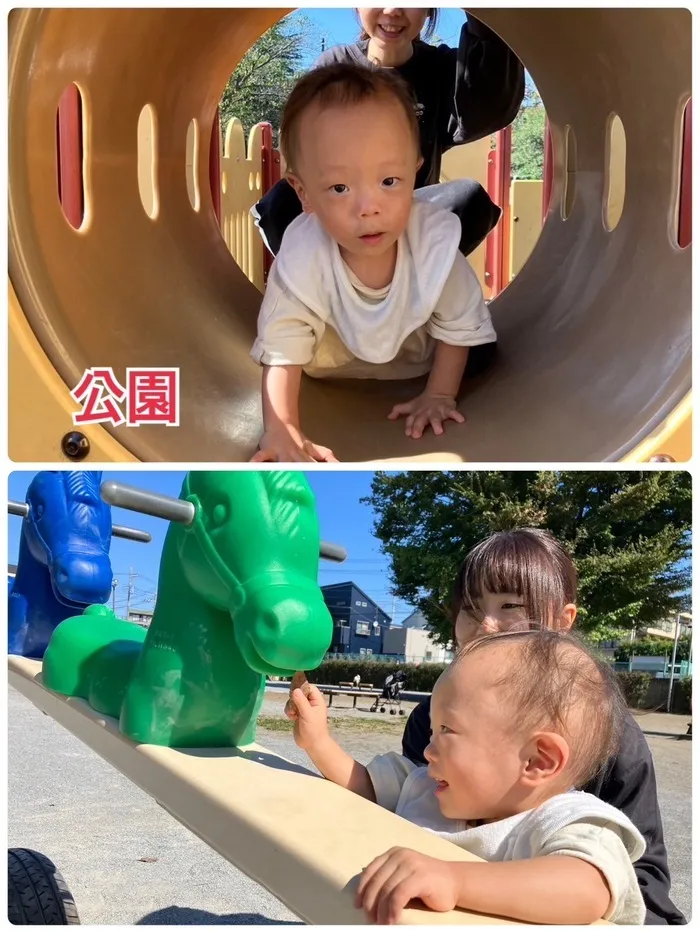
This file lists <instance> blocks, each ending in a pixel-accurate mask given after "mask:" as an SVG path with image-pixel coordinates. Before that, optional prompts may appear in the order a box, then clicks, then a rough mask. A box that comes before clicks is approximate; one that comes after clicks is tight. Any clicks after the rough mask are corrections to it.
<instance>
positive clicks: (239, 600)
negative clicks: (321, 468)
mask: <svg viewBox="0 0 700 933" xmlns="http://www.w3.org/2000/svg"><path fill="white" fill-rule="evenodd" d="M180 498H181V499H182V500H183V501H184V502H186V503H191V504H192V506H193V507H194V515H193V518H192V520H191V522H190V523H189V524H184V523H182V522H179V521H171V522H170V525H169V528H168V532H167V535H166V538H165V544H164V546H163V555H162V557H161V564H160V573H159V575H158V595H157V598H156V605H155V610H154V613H153V619H152V621H151V624H150V626H149V627H148V629H147V630H145V629H143V628H141V626H137V625H134V624H133V623H130V622H124V621H123V620H121V619H117V618H115V616H114V614H113V613H111V612H110V610H109V609H107V608H106V607H104V606H98V607H90V609H93V610H96V611H97V614H98V615H99V617H98V618H96V617H95V613H93V612H91V611H90V609H88V610H86V611H85V613H84V614H83V615H81V616H75V617H73V618H70V619H66V620H65V621H64V622H63V623H62V624H61V625H60V626H59V627H58V629H57V630H56V632H55V633H54V635H53V637H52V639H51V642H50V643H49V646H48V649H47V651H46V654H45V656H44V665H43V682H44V684H45V685H46V687H47V688H48V689H49V690H53V691H54V692H56V693H60V694H63V695H66V696H72V697H82V698H83V699H85V700H87V701H88V702H89V704H90V706H91V707H92V708H93V709H95V710H97V711H98V712H100V713H104V714H105V715H107V716H112V717H113V718H115V719H118V720H119V725H120V729H121V731H122V732H123V733H124V735H126V736H127V737H128V738H130V739H132V740H133V741H134V742H137V743H140V742H145V743H149V744H151V745H168V746H175V747H178V748H234V747H237V746H241V745H249V744H250V743H251V742H253V741H254V738H255V725H256V721H257V715H258V712H259V709H260V705H261V704H262V701H263V696H264V693H265V676H266V675H267V676H275V677H284V676H291V675H293V674H294V672H295V671H298V670H307V669H308V670H313V669H314V668H316V667H318V665H319V664H320V663H321V661H322V660H323V657H324V655H325V653H326V651H327V650H328V646H329V644H330V641H331V635H332V630H333V622H332V619H331V616H330V613H329V612H328V609H327V607H326V604H325V602H324V600H323V594H322V593H321V590H320V589H319V587H318V584H317V582H316V581H317V577H318V561H319V549H320V540H319V531H318V519H317V517H316V510H315V506H314V499H313V494H312V492H311V490H310V488H309V486H308V484H307V482H306V479H305V478H304V476H303V475H302V474H301V473H286V472H282V471H271V470H270V471H265V472H257V471H245V472H223V471H221V472H194V473H189V474H188V475H187V477H186V478H185V482H184V484H183V487H182V492H181V494H180ZM253 528H254V529H255V534H254V535H251V529H253Z"/></svg>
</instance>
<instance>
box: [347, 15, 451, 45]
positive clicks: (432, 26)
mask: <svg viewBox="0 0 700 933" xmlns="http://www.w3.org/2000/svg"><path fill="white" fill-rule="evenodd" d="M355 12H356V13H357V9H355ZM358 16H359V14H358ZM439 16H440V10H439V9H438V8H437V7H435V8H433V9H429V10H428V16H427V18H426V21H425V25H424V26H423V29H422V30H421V35H420V38H421V39H422V40H423V42H428V40H429V39H432V38H433V36H434V35H435V30H436V29H437V24H438V18H439ZM365 39H369V36H368V35H367V33H366V32H365V31H364V29H361V30H360V42H363V41H364V40H365Z"/></svg>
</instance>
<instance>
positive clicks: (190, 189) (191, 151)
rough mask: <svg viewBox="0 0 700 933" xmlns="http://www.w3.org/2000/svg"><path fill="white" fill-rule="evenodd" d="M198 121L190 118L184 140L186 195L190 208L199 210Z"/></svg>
mask: <svg viewBox="0 0 700 933" xmlns="http://www.w3.org/2000/svg"><path fill="white" fill-rule="evenodd" d="M198 166H199V123H198V122H197V120H195V119H194V118H192V119H191V120H190V123H189V126H188V127H187V139H186V140H185V177H186V182H187V197H188V198H189V199H190V204H191V205H192V209H193V210H195V211H198V210H199V207H200V204H201V199H200V196H199V174H198V171H197V168H198Z"/></svg>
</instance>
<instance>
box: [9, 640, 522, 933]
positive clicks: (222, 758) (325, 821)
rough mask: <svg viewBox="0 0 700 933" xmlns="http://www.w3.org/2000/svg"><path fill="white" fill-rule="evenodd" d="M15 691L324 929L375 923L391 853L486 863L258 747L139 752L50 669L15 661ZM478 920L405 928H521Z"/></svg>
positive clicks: (437, 918) (455, 915) (416, 913)
mask: <svg viewBox="0 0 700 933" xmlns="http://www.w3.org/2000/svg"><path fill="white" fill-rule="evenodd" d="M9 681H10V684H11V685H12V686H13V687H15V688H16V689H17V690H19V691H20V692H21V693H23V694H24V695H25V696H26V697H27V698H28V699H29V700H31V701H32V703H34V705H35V706H37V707H38V708H39V709H40V710H42V712H44V713H46V714H47V715H49V716H51V717H52V719H55V720H56V722H58V723H60V725H62V726H63V727H64V728H66V729H68V731H69V732H72V733H73V734H74V735H75V736H77V737H78V738H79V739H80V740H81V741H83V742H84V743H85V744H86V745H88V746H89V747H90V748H92V749H93V750H94V751H96V752H97V753H98V754H99V755H101V757H102V758H104V759H105V760H106V761H108V762H109V763H110V764H111V765H113V766H114V767H115V768H117V770H118V771H121V772H122V774H124V775H125V776H126V777H128V778H129V779H130V780H131V781H133V782H134V783H135V784H137V785H138V786H139V787H140V788H142V790H144V791H146V793H147V794H149V795H150V796H151V797H153V798H154V799H155V800H157V802H158V803H159V804H160V805H161V806H162V807H164V808H165V809H166V810H168V812H169V813H171V814H172V815H173V816H174V817H175V819H177V820H178V821H179V822H180V823H182V824H183V825H184V826H187V828H188V829H190V830H191V831H192V832H193V833H195V834H196V835H197V836H199V837H200V839H203V840H204V842H206V843H207V844H208V845H210V846H211V847H212V848H213V849H215V850H216V851H217V852H219V853H220V854H221V855H223V856H224V858H226V859H228V861H229V862H231V863H232V864H233V865H235V866H236V867H237V868H239V869H240V870H241V871H242V872H244V873H245V874H246V875H248V876H249V877H251V878H253V879H254V880H255V881H257V882H258V883H259V884H261V885H263V887H265V888H267V890H268V891H270V892H271V893H272V894H274V896H275V897H277V898H279V900H281V901H282V902H283V903H284V904H285V905H286V906H287V907H288V908H289V910H291V911H292V912H293V913H294V914H296V915H297V916H298V917H300V918H301V919H302V920H304V921H305V922H307V923H313V924H328V923H333V924H341V923H345V924H366V923H367V920H366V918H365V916H364V914H363V913H362V911H359V910H356V909H355V908H354V906H353V894H354V890H355V883H356V880H357V877H358V875H359V873H360V872H361V870H362V868H363V866H365V865H368V864H369V862H370V861H371V860H372V859H373V858H375V857H376V856H377V855H380V854H381V853H382V852H385V851H386V850H387V849H390V848H391V847H392V846H397V845H401V846H408V847H410V848H413V849H417V850H419V851H421V852H425V853H426V854H427V855H432V856H435V857H436V858H443V859H451V860H454V861H478V860H477V859H475V858H474V856H472V855H470V854H469V853H467V852H465V851H464V850H462V849H459V848H458V847H457V846H454V845H452V843H450V842H447V841H446V840H444V839H440V838H439V837H438V836H434V835H433V834H432V833H429V832H427V831H425V830H423V829H420V828H419V827H417V826H414V825H412V824H411V823H409V822H407V821H406V820H403V819H401V818H400V817H398V816H396V815H395V814H393V813H389V812H388V811H387V810H383V809H382V808H381V807H378V806H376V805H375V804H373V803H370V802H369V801H368V800H364V799H362V798H360V797H356V796H355V795H353V794H350V793H348V792H347V791H345V790H343V789H342V788H340V787H337V786H336V785H334V784H331V783H329V782H328V781H324V780H323V779H321V778H319V777H318V776H316V775H315V774H313V773H312V772H311V771H307V770H306V769H304V768H302V767H300V766H299V765H295V764H293V763H292V762H289V761H286V760H285V759H284V758H281V757H280V756H279V755H276V754H273V753H272V752H269V751H267V750H266V749H264V748H262V747H260V746H259V745H251V746H248V747H246V748H243V749H239V750H231V749H197V750H192V751H179V750H177V749H172V748H162V747H160V746H157V745H135V744H134V743H133V742H130V741H129V740H128V739H126V738H125V737H124V736H123V735H122V734H121V733H120V732H119V728H118V724H117V721H116V720H115V719H112V718H110V717H105V716H101V715H100V714H99V713H96V712H95V711H94V710H93V709H91V708H90V707H89V706H88V704H87V703H86V702H85V701H84V700H79V699H74V698H67V697H62V696H59V695H58V694H55V693H52V692H51V691H49V690H47V689H46V688H45V687H43V686H42V683H41V662H40V661H33V660H30V659H28V658H21V657H16V656H11V657H10V658H9ZM514 922H515V921H508V920H503V919H500V918H497V917H486V916H484V915H481V914H471V913H469V912H467V911H462V910H458V911H450V912H448V913H433V912H432V911H427V910H418V909H416V910H414V909H411V910H406V911H404V915H403V919H402V923H404V924H414V925H415V924H431V925H433V924H451V925H453V924H500V923H508V924H513V923H514Z"/></svg>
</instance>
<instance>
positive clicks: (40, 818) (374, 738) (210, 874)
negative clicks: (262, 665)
mask: <svg viewBox="0 0 700 933" xmlns="http://www.w3.org/2000/svg"><path fill="white" fill-rule="evenodd" d="M284 702H285V696H284V695H280V694H276V693H273V692H270V691H268V693H267V695H266V698H265V702H264V704H263V708H262V711H261V719H260V723H261V725H262V728H261V729H260V730H259V733H258V742H259V744H261V745H264V746H265V747H267V748H269V749H270V750H271V751H273V752H277V753H279V754H281V755H284V756H285V757H286V758H288V759H290V760H291V761H295V762H298V763H299V764H303V765H305V766H307V767H309V766H310V763H309V760H308V758H307V757H306V754H305V753H304V752H302V751H301V750H300V749H298V748H297V747H296V746H295V745H294V741H293V739H292V736H291V732H290V729H289V727H288V725H287V723H286V722H285V721H284V720H283V719H282V718H281V712H282V707H283V705H284ZM334 702H338V701H337V700H334ZM340 702H342V703H348V702H349V701H346V700H342V701H340ZM359 705H360V709H358V710H357V711H355V710H348V709H341V708H336V707H335V706H334V707H333V708H332V709H331V710H330V715H331V719H332V722H333V726H334V728H336V729H337V731H338V737H339V739H340V740H341V741H342V744H343V746H344V747H345V748H346V749H347V751H348V752H349V753H350V754H352V755H353V756H354V757H355V758H357V760H358V761H361V762H363V763H364V762H367V761H369V760H370V758H372V757H373V756H374V755H376V754H378V753H381V752H386V751H391V750H397V751H398V750H400V748H401V734H402V732H403V727H404V724H405V719H404V718H399V717H398V716H396V717H390V716H389V715H388V714H385V715H381V714H374V715H373V714H370V713H369V712H367V711H366V710H367V709H368V708H369V705H370V701H369V700H367V701H364V700H360V701H359ZM404 708H405V709H406V710H407V712H410V709H411V704H404ZM8 721H9V735H8V762H9V792H8V809H9V813H8V831H9V845H10V847H15V846H21V847H26V848H32V849H37V850H38V851H40V852H43V853H44V854H46V855H48V856H49V857H50V858H51V859H53V861H54V862H55V863H56V865H57V866H58V867H59V869H60V870H61V872H62V873H63V875H64V877H65V879H66V882H67V884H68V886H69V888H70V889H71V891H72V893H73V896H74V897H75V900H76V903H77V905H78V911H79V914H80V919H81V922H82V923H83V924H126V925H133V924H285V923H286V924H289V923H293V924H297V923H298V920H297V919H296V918H295V917H294V916H293V915H292V914H291V913H290V912H289V911H288V910H287V909H286V908H285V907H284V906H283V905H282V904H281V903H280V902H279V901H277V900H276V899H275V898H274V897H273V896H272V895H271V894H269V893H268V892H267V891H265V890H264V889H263V888H261V887H260V886H259V885H257V884H256V883H255V882H253V881H251V880H250V879H249V878H247V877H246V876H245V875H243V874H242V873H241V872H239V871H238V870H237V869H235V868H234V867H233V866H232V865H230V864H229V863H228V862H227V861H226V860H225V859H223V858H222V857H221V856H219V855H217V853H215V852H213V851H212V850H211V849H209V848H208V846H206V845H205V844H204V843H203V842H201V841H200V840H199V839H198V838H197V837H196V836H194V835H193V834H192V833H190V832H189V831H188V830H186V829H185V828H184V827H183V826H181V825H180V824H179V823H177V822H176V821H175V820H174V819H173V818H172V817H171V816H169V815H168V814H167V813H166V812H165V811H164V810H162V809H161V808H160V807H159V806H158V805H157V804H156V803H155V802H154V801H153V800H152V799H151V798H150V797H148V796H147V795H146V794H145V793H143V791H141V790H139V788H137V787H136V786H135V785H133V784H132V783H131V782H130V781H128V780H127V779H126V778H124V777H123V776H122V775H121V774H119V773H118V772H117V771H115V770H114V769H113V768H112V767H110V766H109V765H108V764H106V763H105V762H104V761H102V759H101V758H99V757H98V756H97V755H96V754H95V753H94V752H92V751H91V750H90V749H88V748H87V747H86V746H84V745H83V744H82V743H81V742H80V741H78V739H76V738H74V737H73V736H72V735H70V734H69V733H67V732H66V731H65V730H64V729H62V728H61V727H60V726H59V725H57V724H56V723H55V722H54V721H53V720H52V719H50V718H49V717H48V716H44V715H43V714H42V713H40V712H39V711H38V710H37V709H36V708H35V707H34V706H32V704H31V703H30V702H29V701H28V700H27V699H25V698H24V697H23V696H22V695H21V694H19V693H18V692H17V691H15V690H14V689H10V690H9V715H8ZM359 723H362V725H361V726H359ZM358 726H359V727H358ZM648 741H649V745H650V747H651V750H652V753H653V755H654V761H655V765H656V773H657V780H658V785H659V801H660V805H661V811H662V814H663V819H664V827H665V835H666V843H667V847H668V851H669V859H670V865H671V872H672V877H673V881H674V886H673V890H672V895H673V898H674V901H675V903H676V904H677V905H678V906H679V908H680V909H681V910H683V912H684V913H685V915H686V917H687V918H689V917H690V904H691V870H690V865H691V862H690V859H691V840H690V832H689V824H690V820H689V816H690V800H691V770H690V769H691V764H690V763H691V747H692V743H691V742H688V741H678V740H676V739H668V738H660V737H656V736H650V737H649V739H648ZM142 859H146V861H141V860H142ZM150 860H153V861H150Z"/></svg>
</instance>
